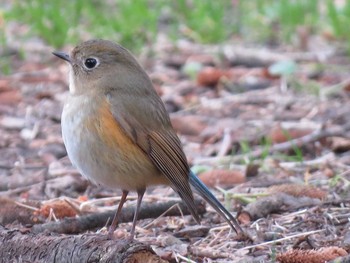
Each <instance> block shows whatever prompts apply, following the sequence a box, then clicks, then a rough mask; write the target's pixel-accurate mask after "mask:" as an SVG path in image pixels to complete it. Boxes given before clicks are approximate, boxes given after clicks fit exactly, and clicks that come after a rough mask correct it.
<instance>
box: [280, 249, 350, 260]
mask: <svg viewBox="0 0 350 263" xmlns="http://www.w3.org/2000/svg"><path fill="white" fill-rule="evenodd" d="M347 254H348V253H347V252H346V251H345V250H344V249H342V248H340V247H324V248H320V249H318V250H300V249H292V250H289V251H287V252H285V253H281V254H279V255H277V261H278V262H281V263H305V262H308V263H323V262H327V261H329V260H332V259H335V258H337V257H343V256H346V255H347Z"/></svg>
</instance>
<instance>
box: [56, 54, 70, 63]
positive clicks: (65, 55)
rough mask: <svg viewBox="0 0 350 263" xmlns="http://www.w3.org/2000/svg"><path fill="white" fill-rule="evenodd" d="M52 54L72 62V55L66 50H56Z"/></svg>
mask: <svg viewBox="0 0 350 263" xmlns="http://www.w3.org/2000/svg"><path fill="white" fill-rule="evenodd" d="M52 54H54V55H55V56H57V57H59V58H61V59H63V60H65V61H68V62H69V63H71V60H70V57H69V55H68V54H66V53H64V52H61V51H54V52H52Z"/></svg>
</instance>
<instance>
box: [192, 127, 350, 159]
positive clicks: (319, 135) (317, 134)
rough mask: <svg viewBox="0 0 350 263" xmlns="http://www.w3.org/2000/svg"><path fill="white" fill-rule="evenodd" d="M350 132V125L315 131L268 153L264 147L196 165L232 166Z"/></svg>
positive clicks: (284, 143) (273, 146)
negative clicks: (234, 163)
mask: <svg viewBox="0 0 350 263" xmlns="http://www.w3.org/2000/svg"><path fill="white" fill-rule="evenodd" d="M349 130H350V123H347V124H345V125H344V126H338V127H333V128H329V129H321V130H317V131H314V132H313V133H310V134H308V135H305V136H303V137H300V138H296V139H293V140H290V141H287V142H283V143H278V144H274V145H272V146H271V147H270V149H269V150H268V151H267V150H266V148H265V147H262V148H258V149H256V150H254V151H252V152H250V153H248V154H239V155H235V156H225V157H213V158H202V159H199V160H197V161H196V164H207V165H217V164H218V163H220V164H222V165H228V164H231V163H232V162H237V161H241V160H246V159H254V158H258V157H260V156H262V155H263V154H273V153H276V152H282V151H287V150H291V149H293V148H294V147H301V146H303V145H305V144H308V143H312V142H315V141H319V140H321V139H323V138H327V137H332V136H342V135H345V133H346V132H347V131H349Z"/></svg>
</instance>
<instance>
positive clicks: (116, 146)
mask: <svg viewBox="0 0 350 263" xmlns="http://www.w3.org/2000/svg"><path fill="white" fill-rule="evenodd" d="M52 53H53V54H54V55H55V56H57V57H59V58H61V59H63V60H65V61H66V62H68V64H69V67H70V71H69V95H68V98H67V99H66V101H65V103H64V107H63V111H62V118H61V127H62V137H63V142H64V144H65V147H66V150H67V154H68V157H69V159H70V160H71V162H72V164H73V165H74V166H75V167H76V168H77V170H78V171H79V172H80V173H81V174H82V175H83V176H84V177H85V178H87V179H88V180H90V181H91V182H93V183H95V184H98V185H103V186H106V187H109V188H113V189H114V188H115V189H120V190H122V196H121V200H120V202H119V205H118V208H117V210H116V213H115V215H114V218H113V220H112V223H111V225H110V227H109V229H108V236H109V237H113V233H114V231H115V230H116V227H117V225H118V220H119V217H120V214H121V211H122V207H123V205H124V203H125V201H126V198H127V196H128V193H129V192H130V191H136V193H137V203H136V209H135V212H134V217H133V222H132V227H131V231H130V235H129V239H130V240H133V239H134V236H135V227H136V222H137V218H138V214H139V211H140V206H141V202H142V198H143V196H144V193H145V190H146V188H147V187H149V186H153V185H167V186H170V187H171V188H172V189H173V190H174V191H175V192H176V193H177V194H178V195H179V196H180V197H181V199H182V200H183V202H184V203H185V204H186V206H187V207H188V209H189V211H190V213H191V215H192V216H193V218H194V219H195V221H196V222H197V223H198V224H200V216H199V214H198V212H197V208H196V205H195V203H194V197H193V190H192V188H191V186H192V187H193V189H194V190H195V191H196V192H197V193H198V194H199V195H200V196H201V197H202V198H203V199H204V200H205V201H206V202H208V203H209V204H210V205H211V206H212V207H213V208H214V210H215V211H216V212H217V213H218V214H219V215H220V216H221V217H222V218H223V219H224V220H225V221H226V222H227V223H228V225H229V226H230V227H231V228H232V229H233V230H234V231H235V232H236V233H237V234H240V233H243V230H242V228H241V227H240V225H239V223H238V222H237V220H236V219H235V217H234V216H233V215H232V214H231V213H230V212H229V211H228V210H227V209H226V208H225V207H224V206H223V205H222V204H221V203H220V202H219V201H218V200H217V199H216V197H215V196H214V195H213V194H212V193H211V192H210V190H209V189H208V188H207V187H206V186H205V184H204V183H203V182H202V181H201V180H200V179H199V178H198V177H197V176H196V175H195V174H194V173H193V172H192V171H191V170H190V167H189V164H188V162H187V159H186V156H185V153H184V151H183V149H182V145H181V142H180V139H179V137H178V136H177V134H176V132H175V130H174V128H173V126H172V124H171V121H170V117H169V114H168V112H167V111H166V108H165V106H164V103H163V102H162V100H161V98H160V97H159V95H158V94H157V93H156V91H155V89H154V87H153V84H152V82H151V80H150V78H149V76H148V75H147V73H146V71H145V70H144V69H143V67H142V66H141V65H140V64H139V63H138V61H137V60H136V58H135V57H134V56H133V55H132V53H131V52H130V51H129V50H127V49H126V48H124V47H123V46H121V45H119V44H117V43H115V42H113V41H110V40H103V39H92V40H88V41H85V42H83V43H81V44H79V45H78V46H76V47H75V48H74V49H73V50H72V51H71V52H70V54H67V53H64V52H61V51H54V52H52Z"/></svg>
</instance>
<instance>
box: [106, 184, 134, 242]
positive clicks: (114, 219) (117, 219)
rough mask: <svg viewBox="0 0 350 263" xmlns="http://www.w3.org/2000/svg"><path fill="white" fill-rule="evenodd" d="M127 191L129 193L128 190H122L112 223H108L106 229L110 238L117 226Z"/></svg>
mask: <svg viewBox="0 0 350 263" xmlns="http://www.w3.org/2000/svg"><path fill="white" fill-rule="evenodd" d="M128 193H129V191H126V190H123V194H122V198H121V199H120V202H119V205H118V209H117V211H116V212H115V214H114V218H113V221H112V224H111V225H110V227H109V230H108V238H110V239H112V238H113V233H114V230H115V229H116V228H117V225H118V221H119V217H120V212H121V211H122V208H123V205H124V203H125V201H126V197H127V196H128Z"/></svg>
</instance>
